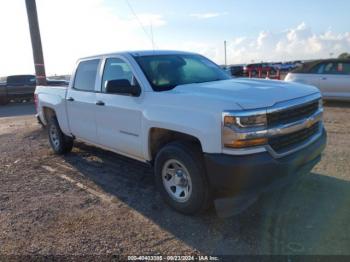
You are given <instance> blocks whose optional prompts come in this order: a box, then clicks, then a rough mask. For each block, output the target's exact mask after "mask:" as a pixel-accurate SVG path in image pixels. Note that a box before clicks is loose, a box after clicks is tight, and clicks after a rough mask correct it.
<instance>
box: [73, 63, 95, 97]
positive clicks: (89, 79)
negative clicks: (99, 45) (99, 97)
mask: <svg viewBox="0 0 350 262" xmlns="http://www.w3.org/2000/svg"><path fill="white" fill-rule="evenodd" d="M99 63H100V59H93V60H85V61H81V62H80V63H79V65H78V68H77V71H76V73H75V79H74V85H73V88H74V89H76V90H80V91H85V92H94V91H95V82H96V76H97V69H98V65H99Z"/></svg>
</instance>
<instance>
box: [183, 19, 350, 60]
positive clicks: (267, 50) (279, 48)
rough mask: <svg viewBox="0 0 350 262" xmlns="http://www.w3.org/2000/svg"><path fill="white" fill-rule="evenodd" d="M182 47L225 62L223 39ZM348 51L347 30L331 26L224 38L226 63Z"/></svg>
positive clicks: (324, 54)
mask: <svg viewBox="0 0 350 262" xmlns="http://www.w3.org/2000/svg"><path fill="white" fill-rule="evenodd" d="M183 49H185V50H190V51H195V52H200V53H202V54H204V55H206V56H208V57H210V58H211V59H213V60H214V61H215V62H217V63H220V64H221V63H223V62H224V47H223V42H207V43H200V44H196V43H193V42H191V43H184V44H183ZM342 52H350V32H344V33H340V34H339V33H335V32H333V31H332V30H331V29H328V30H326V31H325V32H322V33H315V32H313V31H312V29H311V28H310V27H308V26H307V25H306V24H305V23H301V24H299V25H297V26H295V27H293V28H290V29H287V30H284V31H282V32H271V31H267V30H265V31H261V32H260V33H259V34H258V35H256V36H255V37H245V36H241V37H236V38H233V39H230V40H229V41H227V55H228V63H237V64H238V63H251V62H252V61H255V62H260V61H287V60H298V59H319V58H328V57H329V56H330V54H331V53H332V54H333V55H334V56H337V55H339V54H340V53H342Z"/></svg>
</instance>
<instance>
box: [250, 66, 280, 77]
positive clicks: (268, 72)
mask: <svg viewBox="0 0 350 262" xmlns="http://www.w3.org/2000/svg"><path fill="white" fill-rule="evenodd" d="M243 72H244V76H246V77H249V78H251V77H256V78H273V79H280V76H279V75H280V74H279V70H276V68H275V67H274V66H272V65H271V64H268V63H257V64H248V65H246V66H244V67H243Z"/></svg>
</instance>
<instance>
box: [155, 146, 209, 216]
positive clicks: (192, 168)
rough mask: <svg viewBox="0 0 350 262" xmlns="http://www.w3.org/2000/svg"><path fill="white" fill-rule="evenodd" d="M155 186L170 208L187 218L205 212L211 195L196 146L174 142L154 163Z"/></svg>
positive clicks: (200, 155) (198, 149)
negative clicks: (185, 215)
mask: <svg viewBox="0 0 350 262" xmlns="http://www.w3.org/2000/svg"><path fill="white" fill-rule="evenodd" d="M155 180H156V185H157V188H158V190H159V192H160V193H161V195H162V197H163V199H164V200H165V202H166V203H167V204H169V205H170V206H171V207H172V208H173V209H175V210H177V211H179V212H180V213H183V214H187V215H194V214H198V213H201V212H203V211H205V210H206V209H208V207H209V204H210V192H209V186H208V182H207V179H206V173H205V168H204V163H203V157H202V152H201V150H200V148H199V146H196V145H194V144H190V143H181V142H173V143H170V144H168V145H166V146H165V147H164V148H162V149H161V150H160V151H159V153H158V154H157V157H156V160H155Z"/></svg>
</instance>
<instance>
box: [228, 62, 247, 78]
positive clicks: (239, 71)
mask: <svg viewBox="0 0 350 262" xmlns="http://www.w3.org/2000/svg"><path fill="white" fill-rule="evenodd" d="M243 68H244V66H243V65H230V66H228V71H229V73H230V74H231V75H232V76H236V77H243V76H244V70H243Z"/></svg>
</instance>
